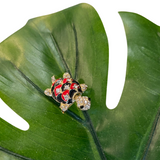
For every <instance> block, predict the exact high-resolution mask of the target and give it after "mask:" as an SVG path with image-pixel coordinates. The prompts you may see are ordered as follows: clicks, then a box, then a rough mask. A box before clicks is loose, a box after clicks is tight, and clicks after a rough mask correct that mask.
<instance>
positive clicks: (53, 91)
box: [44, 73, 91, 113]
mask: <svg viewBox="0 0 160 160" xmlns="http://www.w3.org/2000/svg"><path fill="white" fill-rule="evenodd" d="M51 80H52V86H51V88H47V89H46V90H45V91H44V94H45V95H47V96H50V97H52V98H53V99H54V100H55V101H57V102H58V103H60V109H61V111H62V113H64V112H65V111H66V110H67V109H68V108H69V107H70V106H71V105H72V104H73V103H74V102H75V101H76V103H77V107H78V108H80V110H82V111H85V110H88V109H90V106H91V101H90V98H88V97H87V96H81V95H82V93H83V92H84V91H85V90H86V89H87V85H86V84H79V83H78V82H77V81H76V80H74V79H72V78H71V76H70V74H69V73H64V74H63V78H59V79H55V77H54V76H52V78H51Z"/></svg>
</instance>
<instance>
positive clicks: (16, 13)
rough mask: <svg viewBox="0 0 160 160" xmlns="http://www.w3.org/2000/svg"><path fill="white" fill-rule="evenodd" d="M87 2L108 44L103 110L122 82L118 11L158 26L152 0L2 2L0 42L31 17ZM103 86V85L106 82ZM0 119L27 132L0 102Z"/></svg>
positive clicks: (112, 103)
mask: <svg viewBox="0 0 160 160" xmlns="http://www.w3.org/2000/svg"><path fill="white" fill-rule="evenodd" d="M84 2H85V3H89V4H90V5H92V6H93V7H94V8H95V9H96V11H97V12H98V13H99V15H100V17H101V20H102V22H103V24H104V27H105V30H106V33H107V37H108V41H109V77H108V87H107V99H106V100H107V102H106V103H107V107H108V108H110V109H113V108H115V107H116V106H117V104H118V102H119V99H120V96H121V93H122V90H123V85H124V80H125V72H126V60H127V43H126V37H125V32H124V28H123V24H122V20H121V18H120V16H119V14H118V12H119V11H129V12H135V13H138V14H140V15H142V16H144V17H146V18H148V19H149V20H151V21H152V22H154V23H156V24H157V25H160V9H159V2H158V0H157V1H154V0H152V1H151V0H149V1H147V0H145V1H144V0H133V1H132V2H130V1H127V0H98V1H94V2H93V0H86V1H80V0H66V1H64V0H63V1H62V0H58V1H57V0H56V1H55V0H43V1H40V0H39V1H38V0H26V1H24V0H23V1H22V0H14V1H12V0H5V1H1V2H0V42H2V41H3V40H4V39H6V38H7V37H8V36H10V35H11V34H13V33H14V32H15V31H17V30H19V29H20V28H22V27H23V26H24V25H25V24H26V22H27V21H28V20H29V19H31V18H34V17H39V16H42V15H47V14H51V13H55V12H57V11H61V10H63V9H65V8H68V7H71V6H74V5H76V4H79V3H84ZM106 84H107V82H106ZM0 117H1V118H3V119H4V120H6V121H7V122H9V123H11V124H12V125H14V126H16V127H18V128H20V129H22V130H27V129H28V128H29V124H28V123H27V122H26V121H25V120H23V119H21V118H20V117H19V116H18V115H17V114H15V113H14V112H13V111H12V110H10V108H9V107H7V106H6V105H5V104H4V103H3V101H2V100H1V99H0Z"/></svg>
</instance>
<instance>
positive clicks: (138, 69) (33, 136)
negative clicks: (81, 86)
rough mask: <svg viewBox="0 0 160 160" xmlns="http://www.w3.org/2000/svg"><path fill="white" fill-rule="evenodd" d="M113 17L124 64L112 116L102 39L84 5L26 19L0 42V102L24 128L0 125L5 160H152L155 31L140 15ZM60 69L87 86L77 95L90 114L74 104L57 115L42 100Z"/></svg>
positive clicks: (159, 90) (157, 100)
mask: <svg viewBox="0 0 160 160" xmlns="http://www.w3.org/2000/svg"><path fill="white" fill-rule="evenodd" d="M120 15H121V17H122V20H123V22H124V26H125V30H126V35H127V41H128V63H127V75H126V82H125V87H124V91H123V94H122V97H121V100H120V103H119V105H118V107H117V108H116V109H114V110H109V109H107V107H106V105H105V98H106V84H107V70H108V69H107V67H108V43H107V37H106V34H105V31H104V28H103V25H102V23H101V21H100V19H99V16H98V15H97V13H96V12H95V10H94V9H93V8H92V7H91V6H89V5H87V4H80V5H77V6H74V7H71V8H69V9H66V10H64V11H61V12H58V13H55V14H52V15H48V16H43V17H39V18H35V19H32V20H30V21H29V22H28V23H27V24H26V25H25V26H24V27H23V28H22V29H21V30H19V31H18V32H16V33H15V34H13V35H12V36H11V37H9V38H8V39H6V40H5V41H4V42H2V43H1V44H0V66H1V68H0V97H1V98H2V99H3V100H4V102H5V103H7V104H8V105H9V106H10V107H11V108H12V109H13V110H14V111H15V112H16V113H18V114H19V115H20V116H22V117H23V118H24V119H25V120H26V121H27V122H28V123H29V124H30V128H29V130H28V131H20V130H19V129H17V128H15V127H13V126H11V125H10V124H8V123H7V122H5V121H3V120H2V119H0V134H1V136H0V146H1V147H0V149H1V150H2V151H1V152H0V156H1V157H3V158H4V157H5V158H4V160H7V158H8V159H9V158H10V159H13V160H17V159H34V160H44V159H45V160H51V159H54V160H56V159H57V160H59V159H61V160H63V159H64V160H66V159H70V160H74V159H76V160H82V159H87V160H93V159H95V160H100V159H107V160H135V159H137V160H138V159H148V160H154V159H157V157H158V155H159V153H160V151H159V147H160V144H159V141H160V140H159V139H160V138H159V135H158V132H159V127H158V125H159V105H160V86H159V84H160V52H159V51H160V47H159V40H160V37H159V35H160V29H159V27H158V26H156V25H154V24H153V23H151V22H150V21H148V20H146V19H145V18H143V17H141V16H139V15H136V14H133V13H120ZM115 47H116V46H115ZM115 58H116V57H115ZM66 71H67V72H69V73H70V74H71V75H72V77H73V78H75V79H77V80H78V81H79V82H80V83H86V84H87V85H88V90H87V91H86V92H85V93H84V95H87V96H89V97H91V103H92V106H91V109H90V110H89V111H87V112H83V113H82V112H81V111H79V110H78V109H77V107H76V105H73V106H72V107H71V108H70V111H68V112H67V113H65V114H62V113H61V111H60V109H59V108H58V106H59V104H58V103H56V102H54V100H52V99H50V98H48V97H46V96H45V95H44V93H43V91H44V90H45V89H46V88H49V87H50V85H51V80H50V79H51V76H52V75H55V76H56V78H59V77H62V75H63V73H64V72H66Z"/></svg>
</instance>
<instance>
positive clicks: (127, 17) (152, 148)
mask: <svg viewBox="0 0 160 160" xmlns="http://www.w3.org/2000/svg"><path fill="white" fill-rule="evenodd" d="M120 15H121V17H122V20H123V23H124V27H125V31H126V35H127V43H128V62H127V74H126V81H125V86H124V90H123V94H122V97H121V99H120V102H119V104H118V106H117V108H116V109H114V110H111V111H106V112H107V113H105V112H100V113H103V114H101V117H103V118H101V120H100V121H99V122H97V124H96V126H95V127H96V128H97V134H98V135H99V136H100V137H101V138H100V139H101V142H102V143H103V147H104V150H105V151H106V156H107V157H108V159H110V160H113V159H116V160H135V159H136V160H139V159H148V160H153V159H154V160H156V159H157V158H155V157H156V156H158V154H159V153H160V152H159V149H158V148H159V139H160V137H159V136H158V135H157V131H158V128H159V127H158V125H159V107H160V85H159V84H160V52H159V51H160V45H159V44H160V37H159V33H160V28H159V27H158V26H156V25H155V24H153V23H152V22H150V21H148V20H147V19H145V18H143V17H141V16H140V15H137V14H134V13H126V12H120ZM104 114H106V117H105V118H104ZM99 115H100V114H99ZM157 121H158V123H157ZM100 124H101V125H100ZM104 136H105V137H106V139H105V140H104ZM102 137H103V138H102ZM155 138H156V140H157V142H156V143H154V142H155ZM153 140H154V142H153ZM152 153H153V154H152ZM147 157H148V158H147Z"/></svg>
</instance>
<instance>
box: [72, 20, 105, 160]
mask: <svg viewBox="0 0 160 160" xmlns="http://www.w3.org/2000/svg"><path fill="white" fill-rule="evenodd" d="M72 28H73V32H74V37H75V47H76V62H75V77H74V79H77V70H78V64H79V63H78V59H79V51H78V39H77V31H76V28H75V25H74V23H73V24H72ZM83 115H84V117H85V123H84V125H85V126H86V127H87V128H88V130H89V131H90V133H91V135H92V137H93V140H94V142H95V144H96V147H97V150H98V152H99V155H100V157H101V159H102V160H106V157H105V154H104V152H103V150H102V147H101V144H100V142H99V139H98V137H97V134H96V132H95V130H94V127H93V125H92V122H91V119H90V116H89V115H88V113H87V111H83Z"/></svg>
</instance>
